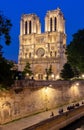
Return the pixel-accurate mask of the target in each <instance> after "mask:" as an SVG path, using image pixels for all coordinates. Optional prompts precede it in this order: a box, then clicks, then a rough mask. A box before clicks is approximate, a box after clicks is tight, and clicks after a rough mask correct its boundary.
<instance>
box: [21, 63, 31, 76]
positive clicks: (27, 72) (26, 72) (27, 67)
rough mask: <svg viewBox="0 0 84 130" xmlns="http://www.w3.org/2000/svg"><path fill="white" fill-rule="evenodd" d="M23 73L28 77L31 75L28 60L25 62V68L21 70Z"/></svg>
mask: <svg viewBox="0 0 84 130" xmlns="http://www.w3.org/2000/svg"><path fill="white" fill-rule="evenodd" d="M23 75H24V76H27V75H28V76H29V77H30V76H31V75H33V73H32V70H31V67H30V63H29V62H28V63H26V66H25V68H24V70H23Z"/></svg>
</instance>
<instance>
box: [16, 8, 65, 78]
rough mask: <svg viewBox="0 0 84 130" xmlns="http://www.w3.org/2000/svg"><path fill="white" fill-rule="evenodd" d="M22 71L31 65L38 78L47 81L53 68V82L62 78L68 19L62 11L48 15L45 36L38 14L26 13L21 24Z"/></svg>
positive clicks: (20, 60) (20, 68)
mask: <svg viewBox="0 0 84 130" xmlns="http://www.w3.org/2000/svg"><path fill="white" fill-rule="evenodd" d="M19 40H20V46H19V57H18V70H19V71H23V69H24V67H25V65H26V63H27V62H29V63H30V65H31V69H32V71H33V77H34V79H40V80H42V79H43V80H45V79H46V69H48V68H49V67H50V66H52V75H51V77H50V78H51V79H53V80H54V79H57V78H58V77H59V73H60V70H61V69H62V67H63V65H64V63H65V62H66V56H65V48H66V33H65V19H64V16H63V13H62V12H61V10H60V9H59V8H57V9H56V10H52V11H48V12H47V13H46V16H45V32H44V33H41V23H40V19H39V17H38V16H37V15H36V14H24V15H22V17H21V23H20V36H19Z"/></svg>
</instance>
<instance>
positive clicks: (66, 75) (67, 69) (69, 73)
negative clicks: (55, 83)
mask: <svg viewBox="0 0 84 130" xmlns="http://www.w3.org/2000/svg"><path fill="white" fill-rule="evenodd" d="M60 77H61V78H63V79H65V80H69V79H71V78H73V77H74V72H73V69H72V68H71V65H70V64H69V63H65V64H64V66H63V69H62V70H61V73H60Z"/></svg>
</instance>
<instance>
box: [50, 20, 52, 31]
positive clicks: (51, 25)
mask: <svg viewBox="0 0 84 130" xmlns="http://www.w3.org/2000/svg"><path fill="white" fill-rule="evenodd" d="M50 31H51V32H52V18H50Z"/></svg>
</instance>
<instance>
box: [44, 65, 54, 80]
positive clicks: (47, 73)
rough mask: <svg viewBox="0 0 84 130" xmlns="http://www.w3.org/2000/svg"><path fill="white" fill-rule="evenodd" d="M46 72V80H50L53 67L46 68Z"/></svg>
mask: <svg viewBox="0 0 84 130" xmlns="http://www.w3.org/2000/svg"><path fill="white" fill-rule="evenodd" d="M45 71H46V79H47V80H48V79H49V76H50V75H51V74H52V66H51V65H50V67H49V68H46V69H45Z"/></svg>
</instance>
